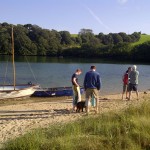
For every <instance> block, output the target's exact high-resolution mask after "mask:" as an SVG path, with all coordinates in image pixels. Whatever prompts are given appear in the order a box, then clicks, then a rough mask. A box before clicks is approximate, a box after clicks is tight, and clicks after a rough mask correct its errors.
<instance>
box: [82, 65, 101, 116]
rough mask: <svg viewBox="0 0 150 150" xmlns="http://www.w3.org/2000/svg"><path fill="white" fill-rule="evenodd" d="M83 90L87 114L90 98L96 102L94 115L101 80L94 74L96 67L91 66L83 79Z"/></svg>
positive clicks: (96, 73)
mask: <svg viewBox="0 0 150 150" xmlns="http://www.w3.org/2000/svg"><path fill="white" fill-rule="evenodd" d="M84 88H85V97H86V104H85V105H86V111H87V113H89V106H90V101H91V98H92V96H94V98H95V100H96V113H98V105H99V91H100V89H101V78H100V75H99V73H98V72H96V66H91V70H90V71H89V72H87V73H86V75H85V78H84Z"/></svg>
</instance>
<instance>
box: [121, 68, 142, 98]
mask: <svg viewBox="0 0 150 150" xmlns="http://www.w3.org/2000/svg"><path fill="white" fill-rule="evenodd" d="M138 76H139V71H137V66H136V65H133V66H132V67H129V68H128V70H127V71H126V72H125V74H124V75H123V78H122V80H123V92H122V100H123V99H124V94H125V95H126V99H128V100H131V93H132V91H135V92H136V96H137V100H138V99H139V93H138Z"/></svg>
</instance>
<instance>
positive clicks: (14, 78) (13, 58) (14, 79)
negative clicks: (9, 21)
mask: <svg viewBox="0 0 150 150" xmlns="http://www.w3.org/2000/svg"><path fill="white" fill-rule="evenodd" d="M11 39H12V64H13V85H14V90H15V87H16V72H15V70H16V69H15V56H14V33H13V26H12V32H11Z"/></svg>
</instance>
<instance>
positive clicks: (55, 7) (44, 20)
mask: <svg viewBox="0 0 150 150" xmlns="http://www.w3.org/2000/svg"><path fill="white" fill-rule="evenodd" d="M149 7H150V0H1V2H0V23H3V22H7V23H10V24H15V25H17V24H22V25H24V24H33V25H38V26H39V27H41V28H43V29H50V30H52V29H54V30H57V31H69V32H70V33H71V34H78V33H79V32H80V30H81V29H83V28H84V29H92V31H93V33H94V34H98V33H100V32H102V33H104V34H109V33H119V32H125V33H127V34H132V33H133V32H140V31H141V32H142V33H146V34H150V8H149Z"/></svg>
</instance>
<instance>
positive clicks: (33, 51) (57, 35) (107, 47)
mask: <svg viewBox="0 0 150 150" xmlns="http://www.w3.org/2000/svg"><path fill="white" fill-rule="evenodd" d="M12 26H13V28H14V37H15V38H14V45H15V55H34V56H35V55H38V56H65V57H97V58H100V57H106V58H110V57H111V58H115V59H119V58H121V59H122V58H125V59H135V60H145V59H147V58H148V57H149V53H148V52H149V51H148V49H149V48H150V43H149V42H147V43H144V44H142V45H138V46H136V47H133V46H131V43H134V42H136V41H138V40H139V39H140V35H141V32H134V33H132V34H126V33H124V32H120V33H109V34H103V33H101V32H100V33H99V34H97V35H95V34H94V33H93V31H92V30H91V29H81V30H80V32H79V33H78V34H77V35H74V36H73V35H72V34H70V33H69V32H68V31H56V30H53V29H52V30H49V29H42V28H41V27H39V26H37V25H32V24H25V25H21V24H18V25H12V24H8V23H6V22H4V23H0V54H6V55H10V54H11V51H10V50H11V28H12ZM147 60H148V59H147Z"/></svg>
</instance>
